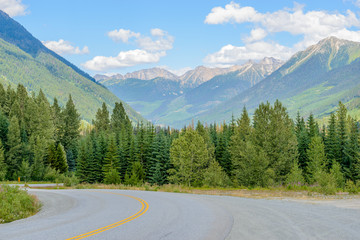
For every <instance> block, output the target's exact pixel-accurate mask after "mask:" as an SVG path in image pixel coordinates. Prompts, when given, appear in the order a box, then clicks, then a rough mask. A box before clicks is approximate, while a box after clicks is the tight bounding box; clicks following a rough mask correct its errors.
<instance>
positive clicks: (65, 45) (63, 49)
mask: <svg viewBox="0 0 360 240" xmlns="http://www.w3.org/2000/svg"><path fill="white" fill-rule="evenodd" d="M42 43H43V44H44V45H45V47H47V48H49V49H51V50H53V51H54V52H56V53H57V54H59V55H73V54H88V53H89V52H90V51H89V48H88V47H87V46H85V47H83V49H80V48H79V47H75V46H73V45H72V43H71V42H68V41H65V40H64V39H60V40H59V41H43V42H42Z"/></svg>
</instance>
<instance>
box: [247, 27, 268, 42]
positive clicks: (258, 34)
mask: <svg viewBox="0 0 360 240" xmlns="http://www.w3.org/2000/svg"><path fill="white" fill-rule="evenodd" d="M266 36H267V32H266V31H265V30H264V29H262V28H255V29H253V30H251V32H250V36H249V37H246V38H245V39H244V42H249V43H250V42H255V41H259V40H262V39H264V38H265V37H266Z"/></svg>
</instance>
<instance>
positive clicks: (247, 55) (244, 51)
mask: <svg viewBox="0 0 360 240" xmlns="http://www.w3.org/2000/svg"><path fill="white" fill-rule="evenodd" d="M292 53H293V52H292V50H291V49H290V48H288V47H285V46H282V45H280V44H277V43H268V42H264V41H260V42H255V43H250V44H247V45H245V46H241V47H237V46H233V45H231V44H229V45H226V46H224V47H222V48H221V49H220V51H218V52H216V53H213V54H209V55H208V56H206V57H205V59H204V62H206V63H208V64H210V65H216V66H230V65H233V64H241V63H243V62H244V61H247V60H260V59H263V58H264V57H270V56H271V57H275V58H279V59H287V58H289V57H290V56H291V55H292Z"/></svg>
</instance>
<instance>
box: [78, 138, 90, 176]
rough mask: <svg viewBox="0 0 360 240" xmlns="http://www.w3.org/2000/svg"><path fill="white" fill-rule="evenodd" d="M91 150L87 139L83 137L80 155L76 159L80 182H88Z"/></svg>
mask: <svg viewBox="0 0 360 240" xmlns="http://www.w3.org/2000/svg"><path fill="white" fill-rule="evenodd" d="M89 157H90V156H89V151H88V146H87V141H86V139H81V140H80V141H79V150H78V157H77V159H76V162H77V167H76V175H77V176H78V178H79V180H80V182H88V181H89V179H88V176H89V174H90V173H89V167H88V159H89Z"/></svg>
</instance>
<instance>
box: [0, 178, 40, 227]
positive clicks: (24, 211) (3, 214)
mask: <svg viewBox="0 0 360 240" xmlns="http://www.w3.org/2000/svg"><path fill="white" fill-rule="evenodd" d="M40 208H41V204H40V202H39V200H38V199H37V198H36V197H35V196H32V195H29V194H28V193H27V192H26V191H25V190H22V189H20V188H19V187H17V186H8V185H2V186H1V187H0V223H8V222H12V221H15V220H18V219H22V218H27V217H29V216H32V215H34V214H35V213H37V212H38V211H39V210H40Z"/></svg>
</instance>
